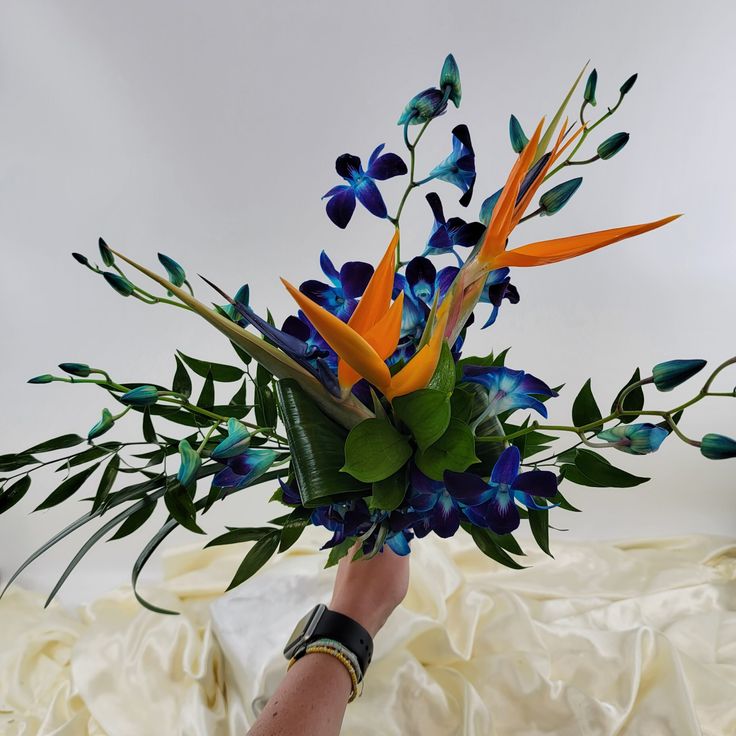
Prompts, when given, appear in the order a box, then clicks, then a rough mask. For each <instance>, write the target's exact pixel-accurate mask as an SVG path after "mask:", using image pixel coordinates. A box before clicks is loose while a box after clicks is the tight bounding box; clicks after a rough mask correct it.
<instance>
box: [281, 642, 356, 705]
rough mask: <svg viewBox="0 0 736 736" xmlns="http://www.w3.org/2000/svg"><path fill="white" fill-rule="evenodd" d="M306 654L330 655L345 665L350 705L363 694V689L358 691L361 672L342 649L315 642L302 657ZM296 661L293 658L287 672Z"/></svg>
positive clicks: (295, 658)
mask: <svg viewBox="0 0 736 736" xmlns="http://www.w3.org/2000/svg"><path fill="white" fill-rule="evenodd" d="M341 648H342V647H341ZM304 654H330V655H331V656H333V657H335V659H337V660H338V661H339V662H341V663H342V664H343V666H344V667H345V669H346V670H347V671H348V674H349V675H350V683H351V691H350V698H348V703H352V702H353V700H355V698H357V697H358V695H361V694H362V691H363V690H362V688H361V689H360V691H358V682H359V680H358V672H359V671H360V670H358V671H356V668H355V667H354V666H353V663H352V662H351V660H350V659H349V658H348V657H347V656H346V655H345V654H343V652H342V651H340V649H338V648H336V647H334V646H331V645H327V644H319V642H314V643H313V644H310V645H308V646H307V648H306V649H305V650H304V653H303V654H302V656H304ZM296 661H297V657H294V658H292V660H291V661H290V662H289V666H288V667H287V671H288V670H290V669H291V668H292V667H293V665H294V663H295V662H296Z"/></svg>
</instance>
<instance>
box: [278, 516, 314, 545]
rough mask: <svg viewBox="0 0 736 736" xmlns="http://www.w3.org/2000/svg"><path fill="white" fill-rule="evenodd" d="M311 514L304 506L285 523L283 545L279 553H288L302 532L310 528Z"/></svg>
mask: <svg viewBox="0 0 736 736" xmlns="http://www.w3.org/2000/svg"><path fill="white" fill-rule="evenodd" d="M310 518H311V512H309V510H308V509H305V508H304V507H303V506H300V507H298V508H295V509H294V510H293V511H292V512H291V513H290V514H289V516H288V518H287V519H286V520H285V521H284V524H283V526H282V527H281V543H280V544H279V552H286V550H287V549H289V548H290V547H292V546H293V545H294V544H295V543H296V541H297V540H298V539H299V537H301V535H302V532H303V531H304V530H305V529H306V528H307V527H308V526H309V522H310Z"/></svg>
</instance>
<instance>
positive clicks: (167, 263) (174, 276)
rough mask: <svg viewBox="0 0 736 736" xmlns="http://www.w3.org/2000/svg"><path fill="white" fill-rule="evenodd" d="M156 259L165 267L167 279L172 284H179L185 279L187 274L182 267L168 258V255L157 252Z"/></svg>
mask: <svg viewBox="0 0 736 736" xmlns="http://www.w3.org/2000/svg"><path fill="white" fill-rule="evenodd" d="M158 260H159V261H160V262H161V265H162V266H163V267H164V268H165V269H166V273H167V274H168V276H169V281H171V283H172V284H174V286H181V285H182V284H183V283H184V282H185V281H186V278H187V275H186V273H185V272H184V269H183V268H182V267H181V266H180V265H179V264H178V263H177V262H176V261H175V260H174V259H173V258H169V256H166V255H164V254H163V253H159V254H158Z"/></svg>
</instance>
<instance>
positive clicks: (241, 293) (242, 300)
mask: <svg viewBox="0 0 736 736" xmlns="http://www.w3.org/2000/svg"><path fill="white" fill-rule="evenodd" d="M233 299H234V301H236V302H237V303H238V304H243V305H245V306H246V307H247V306H248V305H249V304H250V287H249V286H248V284H243V285H242V286H241V287H240V288H239V289H238V291H237V293H236V294H235V296H234V297H233ZM220 308H221V309H222V310H223V311H224V312H225V314H227V316H228V317H230V319H232V320H235V321H236V322H237V321H238V320H239V319H240V318H241V315H240V312H238V310H237V309H235V307H234V306H233V305H232V304H230V302H228V303H227V304H223V305H222V306H221V307H220Z"/></svg>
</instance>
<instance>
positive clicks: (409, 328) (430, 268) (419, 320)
mask: <svg viewBox="0 0 736 736" xmlns="http://www.w3.org/2000/svg"><path fill="white" fill-rule="evenodd" d="M459 270H460V269H459V268H457V266H446V267H445V268H442V269H440V270H439V271H437V269H436V268H435V266H434V264H433V263H432V261H430V260H429V259H428V258H425V257H424V256H416V257H414V258H412V259H411V261H409V262H408V263H407V264H406V269H405V275H404V274H398V273H397V274H396V276H395V277H394V298H396V296H397V295H398V293H399V292H400V291H403V292H404V308H403V310H402V313H401V337H400V339H399V345H398V347H397V349H396V352H394V354H393V355H392V356H391V358H389V364H393V363H395V362H396V361H397V360H400V359H404V360H408V359H409V358H410V357H411V356H412V355H414V353H415V352H416V347H417V345H418V344H419V341H420V339H421V337H422V333H423V332H424V326H425V324H426V322H427V317H428V316H429V311H430V308H431V306H432V302H433V301H434V298H435V294H437V295H438V296H439V298H440V299H441V298H442V297H444V296H445V294H446V293H447V291H448V289H449V288H450V286H451V285H452V282H453V280H454V279H455V277H456V276H457V274H458V272H459ZM458 339H460V338H458Z"/></svg>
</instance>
